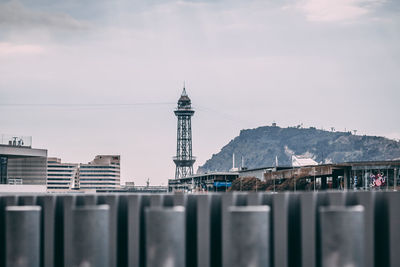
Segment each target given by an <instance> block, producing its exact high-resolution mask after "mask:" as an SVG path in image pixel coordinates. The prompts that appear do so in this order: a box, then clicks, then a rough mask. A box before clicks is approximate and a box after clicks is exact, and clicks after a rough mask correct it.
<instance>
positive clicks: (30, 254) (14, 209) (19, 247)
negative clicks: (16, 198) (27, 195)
mask: <svg viewBox="0 0 400 267" xmlns="http://www.w3.org/2000/svg"><path fill="white" fill-rule="evenodd" d="M40 212H41V207H40V206H8V207H6V248H5V249H6V266H7V267H25V266H26V267H39V265H40V216H41V214H40Z"/></svg>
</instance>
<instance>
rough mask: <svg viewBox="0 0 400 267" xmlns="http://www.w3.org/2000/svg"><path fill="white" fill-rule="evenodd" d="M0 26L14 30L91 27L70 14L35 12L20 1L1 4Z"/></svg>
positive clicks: (80, 28)
mask: <svg viewBox="0 0 400 267" xmlns="http://www.w3.org/2000/svg"><path fill="white" fill-rule="evenodd" d="M0 26H5V27H11V28H13V29H36V28H44V29H56V30H84V29H87V28H88V26H89V25H88V23H86V22H82V21H79V20H76V19H74V18H73V17H71V16H70V15H68V14H64V13H49V12H40V11H34V10H31V9H28V8H26V7H25V6H23V5H22V4H21V3H20V2H19V1H10V2H7V3H3V4H0Z"/></svg>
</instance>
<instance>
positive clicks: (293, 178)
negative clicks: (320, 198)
mask: <svg viewBox="0 0 400 267" xmlns="http://www.w3.org/2000/svg"><path fill="white" fill-rule="evenodd" d="M399 174H400V160H389V161H360V162H345V163H337V164H321V165H316V166H315V165H310V166H301V167H292V168H286V169H278V170H276V171H272V172H266V173H265V174H264V178H265V181H267V182H268V181H274V180H275V182H276V184H277V185H278V184H284V183H285V182H290V184H294V188H296V186H299V185H302V187H304V188H303V189H302V190H326V189H339V190H348V189H352V190H385V189H386V190H388V189H394V190H396V189H398V185H399V182H400V177H399ZM297 189H299V188H298V187H297Z"/></svg>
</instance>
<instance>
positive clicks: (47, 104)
mask: <svg viewBox="0 0 400 267" xmlns="http://www.w3.org/2000/svg"><path fill="white" fill-rule="evenodd" d="M174 104H175V102H139V103H100V104H92V103H79V104H77V103H36V104H34V103H0V107H6V108H8V107H10V108H12V107H67V108H68V107H71V108H74V107H78V108H82V107H94V108H97V107H134V106H161V105H174Z"/></svg>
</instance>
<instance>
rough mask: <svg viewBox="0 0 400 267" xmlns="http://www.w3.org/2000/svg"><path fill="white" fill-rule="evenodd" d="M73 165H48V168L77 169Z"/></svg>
mask: <svg viewBox="0 0 400 267" xmlns="http://www.w3.org/2000/svg"><path fill="white" fill-rule="evenodd" d="M76 167H77V166H73V165H47V168H76Z"/></svg>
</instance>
